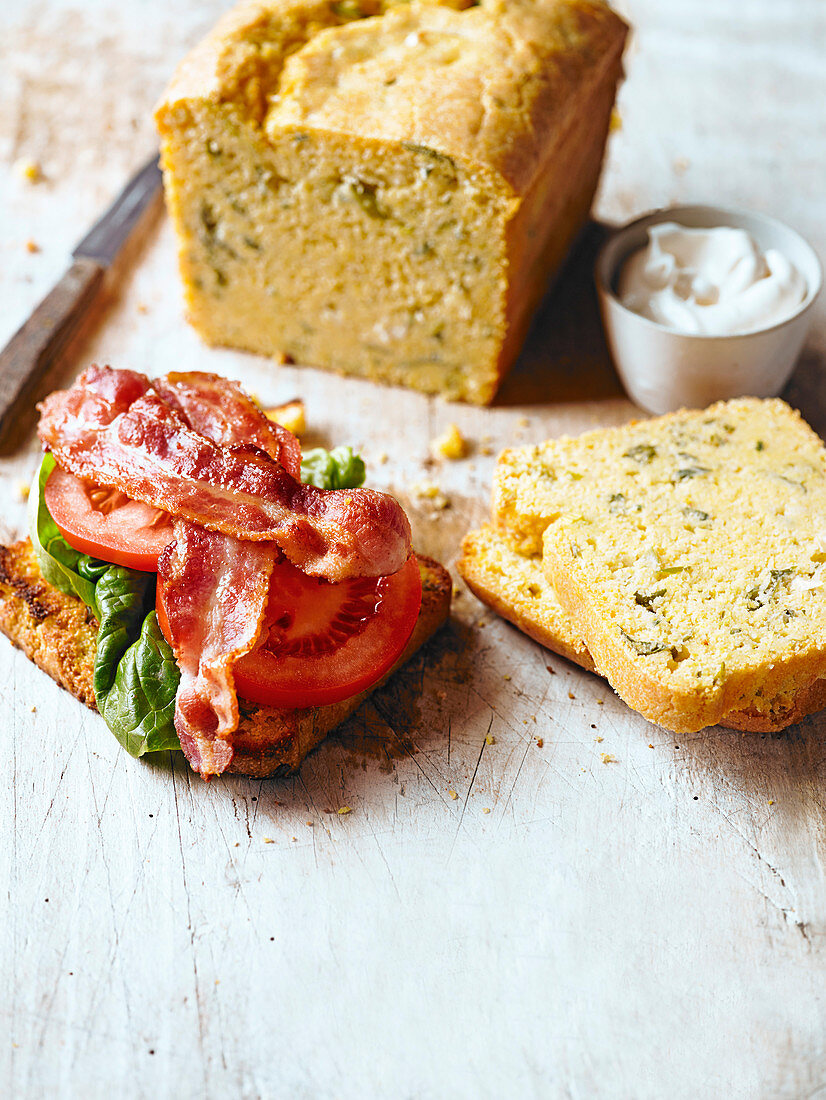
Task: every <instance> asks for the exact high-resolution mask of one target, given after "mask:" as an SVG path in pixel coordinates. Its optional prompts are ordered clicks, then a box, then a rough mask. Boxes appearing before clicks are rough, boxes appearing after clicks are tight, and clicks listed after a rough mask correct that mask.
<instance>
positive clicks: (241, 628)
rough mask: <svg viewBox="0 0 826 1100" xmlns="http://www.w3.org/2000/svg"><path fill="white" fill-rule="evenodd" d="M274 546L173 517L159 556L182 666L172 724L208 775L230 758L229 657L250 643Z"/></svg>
mask: <svg viewBox="0 0 826 1100" xmlns="http://www.w3.org/2000/svg"><path fill="white" fill-rule="evenodd" d="M276 554H277V551H276V549H275V547H274V546H273V544H272V543H270V542H242V541H241V540H240V539H234V538H232V537H231V536H229V535H222V534H220V533H216V532H214V531H206V530H204V528H203V527H199V526H198V525H197V524H195V523H189V522H187V521H186V520H175V541H174V542H173V543H172V544H171V545H170V546H167V548H166V550H164V552H163V554H162V555H161V558H160V561H159V562H158V584H159V585H160V586H161V591H162V600H163V603H164V609H165V611H166V615H167V619H168V621H169V629H170V633H171V635H172V643H173V649H174V651H175V656H176V658H177V661H178V667H179V668H180V670H181V682H180V685H179V687H178V694H177V697H176V699H175V730H176V732H177V734H178V738H179V740H180V742H181V748H182V749H183V750H184V754H185V756H186V758H187V760H188V761H189V763H190V765H191V766H192V768H194V769H195V770H196V771H199V772H200V773H201V775H202V776H203V777H204V778H205V779H206V778H207V777H209V776H210V775H220V774H221V772H223V771H225V769H226V768H227V767H228V766H229V763H230V761H231V760H232V757H233V753H234V749H233V747H232V733H233V732H234V730H235V729H236V728H237V726H238V698H237V696H236V694H235V682H234V678H233V672H232V670H233V665H234V664H235V662H236V661H237V660H238V658H239V657H242V656H243V655H244V654H245V653H249V651H250V650H251V649H252V648H253V646H254V645H255V643H256V641H257V639H258V635H259V632H260V630H261V626H262V623H263V621H264V616H265V614H266V610H267V597H268V594H269V583H270V574H271V573H272V567H273V562H274V560H275V556H276Z"/></svg>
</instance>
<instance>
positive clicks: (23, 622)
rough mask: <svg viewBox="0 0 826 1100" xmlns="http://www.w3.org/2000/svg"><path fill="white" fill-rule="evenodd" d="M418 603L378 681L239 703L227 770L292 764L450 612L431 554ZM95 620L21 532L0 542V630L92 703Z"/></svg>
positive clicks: (277, 769) (278, 769)
mask: <svg viewBox="0 0 826 1100" xmlns="http://www.w3.org/2000/svg"><path fill="white" fill-rule="evenodd" d="M418 561H419V570H420V573H421V576H422V607H421V611H420V612H419V619H418V622H417V623H416V627H415V629H414V631H413V636H412V637H411V639H410V641H409V642H408V644H407V647H406V648H405V650H404V652H403V653H402V655H401V657H400V658H399V660H398V661H397V662H396V664H395V665H394V666H393V668H392V669H391V670H390V672H388V673H387V676H385V677H384V678H383V679H382V680H380V681H379V683H377V684H374V685H373V687H371V688H369V689H368V690H367V691H364V692H361V694H359V695H356V696H354V697H353V698H351V699H345V700H343V701H342V702H340V703H334V704H332V705H331V706H325V707H312V708H308V709H304V710H291V711H290V710H277V709H275V708H274V707H258V706H255V705H249V704H245V703H244V701H243V700H241V701H240V705H241V722H240V724H239V727H238V731H237V733H236V734H235V739H234V743H235V747H236V752H235V757H234V759H233V762H232V765H231V766H230V768H229V771H230V772H234V773H237V774H240V775H251V776H256V777H259V778H263V777H265V776H269V775H284V774H287V773H288V772H292V771H295V770H296V769H297V768H298V767H299V765H300V764H301V761H302V760H303V759H304V757H305V756H307V754H308V753H310V752H312V750H313V749H314V748H315V747H316V745H318V744H319V743H320V742H321V741H323V740H324V738H325V737H326V736H327V734H328V733H330V731H331V730H333V729H334V728H335V727H336V726H337V725H339V724H340V723H341V722H343V721H344V720H345V718H347V717H349V715H351V714H352V713H353V711H354V710H356V708H357V707H359V706H360V705H361V703H362V702H364V700H365V699H366V698H367V697H368V696H369V695H370V694H371V693H372V692H373V691H375V690H376V688H378V687H380V686H381V685H382V684H384V683H385V681H386V680H387V679H388V677H389V676H391V675H392V674H393V672H395V670H396V669H397V668H399V666H400V665H402V664H404V662H405V661H407V660H408V659H409V658H410V657H412V656H413V654H414V653H415V652H416V650H418V649H419V648H421V646H422V645H424V643H425V642H426V641H427V640H428V638H430V637H431V635H433V634H434V633H435V632H436V631H437V630H438V629H439V627H440V626H442V624H443V623H444V622H446V620H447V618H448V615H449V613H450V597H451V581H450V574H449V573H448V572H447V570H446V569H445V568H444V567H443V566H442V565H440V564H439V562H436V561H434V560H433V559H432V558H426V557H419V558H418ZM97 629H98V624H97V621H96V620H95V618H94V616H93V615H92V614H91V612H89V611H88V609H87V608H86V606H85V605H84V604H83V603H82V602H81V601H80V600H79V599H77V598H75V597H74V596H68V595H66V594H65V593H63V592H60V591H58V589H56V588H53V587H52V586H51V585H50V584H47V583H46V581H44V580H43V577H42V575H41V573H40V569H39V567H38V564H37V559H36V558H35V555H34V551H33V549H32V545H31V542H30V541H29V539H25V540H23V541H22V542H18V543H15V545H14V546H0V631H2V632H3V633H4V634H5V635H6V636H7V637H8V638H9V639H10V640H11V641H12V642H13V644H14V645H16V646H17V647H18V648H19V649H21V650H22V651H23V652H24V653H25V654H26V656H27V657H28V658H29V659H30V660H32V661H33V662H34V663H35V664H36V665H37V666H38V668H41V669H43V671H44V672H47V673H48V674H49V675H50V676H51V677H52V679H53V680H56V681H57V683H58V684H60V686H61V687H64V688H66V690H67V691H69V692H71V694H72V695H74V696H75V698H76V699H79V700H80V702H82V703H85V704H86V706H88V707H90V708H91V709H92V710H97V707H96V706H95V694H94V690H93V687H92V675H93V670H94V663H95V653H96V651H97Z"/></svg>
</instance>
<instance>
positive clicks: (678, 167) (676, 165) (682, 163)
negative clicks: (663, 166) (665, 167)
mask: <svg viewBox="0 0 826 1100" xmlns="http://www.w3.org/2000/svg"><path fill="white" fill-rule="evenodd" d="M671 166H672V167H673V169H674V171H675V172H676V173H677V175H679V176H681V175H682V174H683V172H686V171H687V170H688V169H689V168H690V167H691V161H690V160H689V159H688V157H675V158H674V160H673V161H672V162H671Z"/></svg>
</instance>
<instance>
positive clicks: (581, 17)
mask: <svg viewBox="0 0 826 1100" xmlns="http://www.w3.org/2000/svg"><path fill="white" fill-rule="evenodd" d="M348 10H350V11H352V12H355V11H356V10H358V11H359V12H360V13H361V14H362V15H364V16H366V15H373V16H380V17H381V20H382V21H383V22H380V23H379V24H378V26H380V27H382V29H383V25H384V24H387V26H388V28H389V32H390V33H392V29H393V28H394V27H395V26H396V25H397V24H402V23H404V21H405V20H406V19H407V18H408V13H409V17H410V18H411V19H414V20H417V21H418V20H419V19H420V18H421V15H420V13H424V18H426V19H429V20H430V21H431V22H432V24H433V31H434V33H435V32H440V33H446V34H450V33H453V34H455V35H456V36H457V41H459V40H461V39H464V40H465V50H466V55H467V54H469V53H471V51H472V56H473V58H474V59H475V60H474V63H473V64H467V65H458V66H457V65H456V64H455V63H456V60H457V59H456V58H454V57H451V58H449V59H448V58H443V59H440V58H434V59H433V60H432V61H430V63H429V64H427V65H426V66H423V67H422V68H421V69H420V70H415V71H414V70H410V71H400V70H399V69H398V64H397V62H396V61H395V60H394V59H393V58H389V59H388V61H387V65H388V72H387V74H386V76H387V80H386V83H385V82H379V81H376V82H375V87H370V88H361V87H360V86H359V82H358V80H357V79H356V80H354V81H353V82H352V84H350V83H348V81H347V80H346V76H347V73H346V71H345V70H344V69H343V68H342V69H340V68H335V67H333V68H332V69H330V66H336V65H337V57H338V55H339V52H340V51H339V50H338V49H334V48H332V44H331V48H330V49H328V50H325V52H324V55H323V57H322V59H321V61H322V62H323V64H324V66H325V67H324V69H323V71H321V72H319V71H318V68H319V64H320V62H319V60H318V59H315V58H314V57H313V55H312V48H311V53H310V59H309V64H308V65H307V66H305V65H304V64H303V56H302V57H297V56H296V55H297V54H298V53H299V51H300V50H301V49H302V48H303V47H306V46H307V45H308V44H310V43H312V42H313V40H314V39H315V38H316V37H317V36H318V35H322V41H323V34H324V32H325V31H327V30H329V31H334V30H335V29H336V28H340V30H338V31H337V32H336V35H337V37H336V41H337V42H338V41H339V40H341V42H343V43H347V40H348V39H350V38H358V37H360V36H361V34H362V28H363V26H364V23H363V19H361V18H355V19H354V18H353V16H352V15H348V14H347V11H348ZM374 25H375V24H373V23H371V24H370V27H369V30H370V31H371V32H372V30H373V26H374ZM627 32H628V27H627V25H626V24H625V23H624V22H623V20H622V19H621V18H620V17H619V16H618V15H617V14H616V12H614V11H612V9H611V8H610V7H609V5H608V4H607V3H605V2H604V0H480V2H479V3H476V4H471V3H465V2H455V0H449V2H445V0H431V3H417V2H415V0H414V2H412V3H410V4H405V3H399V2H396V3H393V2H392V0H390V2H388V0H384V2H382V0H350V2H349V8H348V3H347V2H345V3H341V0H338V2H335V0H333V2H331V0H242V2H241V3H239V4H237V5H236V6H235V7H234V8H233V9H232V10H231V11H229V12H227V13H226V14H225V15H224V16H223V17H222V18H221V20H220V21H219V22H218V23H217V24H216V26H215V27H214V28H213V30H212V31H211V32H210V33H209V34H208V35H207V37H206V38H205V39H203V41H202V42H200V43H199V44H198V45H197V46H196V47H195V48H194V50H193V51H192V52H191V53H190V54H189V55H188V56H187V57H186V58H184V60H183V61H182V62H181V64H180V65H179V67H178V69H177V70H176V72H175V74H174V76H173V78H172V80H171V81H170V84H169V86H168V88H167V89H166V91H165V93H164V96H163V99H162V101H161V103H160V105H159V107H158V119H159V124H160V125H161V126H162V127H163V126H165V125H166V124H167V123H166V119H167V117H168V113H169V112H170V111H173V110H174V109H175V108H176V107H178V106H185V105H186V104H187V103H188V102H189V101H192V100H203V99H210V100H213V101H214V102H216V103H219V102H228V103H233V104H235V105H236V106H238V107H239V108H240V110H241V111H242V113H243V114H244V115H245V116H246V118H247V120H249V121H253V122H255V123H257V124H260V123H261V122H262V121H263V118H264V114H265V113H266V111H267V110H268V109H272V108H271V107H270V102H269V97H270V96H272V95H273V94H274V93H276V92H277V93H278V102H277V104H276V106H275V109H276V111H277V112H278V113H280V114H281V113H285V106H286V108H288V109H289V122H290V124H294V125H296V126H304V127H308V128H311V129H317V130H320V131H325V132H328V133H356V134H358V135H359V136H362V137H365V138H371V139H376V140H378V141H387V142H397V141H405V140H415V141H417V142H418V143H419V144H421V145H427V146H429V147H431V148H433V149H437V150H439V151H440V152H443V153H445V154H447V155H449V156H451V157H453V158H454V159H456V160H461V161H463V162H465V163H467V164H468V165H475V166H478V167H482V168H484V169H486V170H491V171H493V172H495V173H497V174H498V175H499V176H501V177H502V179H504V180H506V181H507V182H508V184H509V185H510V187H511V189H512V191H513V192H514V194H516V195H524V194H525V193H526V192H527V191H528V190H529V189H530V187H531V185H532V184H533V182H534V180H535V179H536V177H537V175H538V174H539V172H541V171H542V170H543V168H545V167H546V163H545V162H546V159H547V156H548V152H549V150H551V149H554V148H556V146H557V145H558V144H559V142H560V141H561V140H562V139H563V138H564V135H565V134H566V133H567V131H568V129H569V126H570V123H571V119H572V117H574V116H576V115H578V114H579V113H580V112H581V110H582V101H583V98H584V95H585V94H587V90H589V89H590V88H591V87H592V86H593V85H594V84H595V83H597V82H599V81H600V80H602V79H604V77H605V71H606V69H613V70H614V72H615V79H616V77H618V76H619V63H620V57H621V55H622V50H623V47H624V44H625V38H626V35H627ZM291 58H292V61H291V60H290V59H291ZM451 63H453V66H454V67H456V69H457V72H456V73H454V72H453V68H452V65H451ZM342 64H343V63H342ZM288 65H289V67H290V68H291V69H293V70H295V71H292V72H290V74H289V78H288V80H287V81H286V82H285V86H284V87H282V77H283V74H284V70H285V68H287V67H288ZM457 74H458V75H457ZM382 84H384V89H383V90H382V91H381V96H382V98H381V99H380V100H379V99H378V97H377V91H376V89H380V88H381V85H382ZM612 99H613V87H612ZM285 101H286V105H285ZM414 135H415V136H414Z"/></svg>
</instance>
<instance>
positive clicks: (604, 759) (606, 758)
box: [600, 752, 617, 764]
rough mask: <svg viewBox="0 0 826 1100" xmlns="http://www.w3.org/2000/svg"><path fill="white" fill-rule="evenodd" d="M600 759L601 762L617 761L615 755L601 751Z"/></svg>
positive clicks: (610, 762)
mask: <svg viewBox="0 0 826 1100" xmlns="http://www.w3.org/2000/svg"><path fill="white" fill-rule="evenodd" d="M600 759H601V760H602V762H603V764H616V763H617V758H616V756H612V755H611V753H610V752H604V753H602V754H601V755H600Z"/></svg>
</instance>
